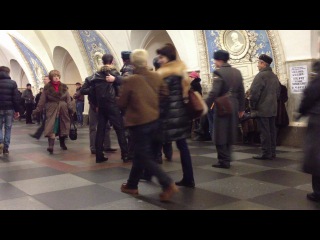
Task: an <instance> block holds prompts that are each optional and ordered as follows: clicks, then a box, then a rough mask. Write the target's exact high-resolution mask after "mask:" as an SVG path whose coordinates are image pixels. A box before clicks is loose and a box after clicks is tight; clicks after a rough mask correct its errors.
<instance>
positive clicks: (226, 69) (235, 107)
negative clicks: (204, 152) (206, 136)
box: [206, 50, 245, 169]
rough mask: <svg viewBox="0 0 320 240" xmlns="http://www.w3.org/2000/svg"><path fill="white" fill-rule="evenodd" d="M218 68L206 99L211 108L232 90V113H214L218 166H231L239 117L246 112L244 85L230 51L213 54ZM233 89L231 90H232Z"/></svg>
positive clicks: (216, 165) (214, 165) (214, 134)
mask: <svg viewBox="0 0 320 240" xmlns="http://www.w3.org/2000/svg"><path fill="white" fill-rule="evenodd" d="M213 58H214V64H215V66H216V70H215V71H214V77H213V86H212V90H211V91H210V93H209V96H208V98H207V100H206V102H207V105H208V107H209V108H210V107H211V106H212V104H213V103H214V101H215V100H216V99H217V98H218V97H221V96H223V95H225V94H226V93H228V92H229V91H231V96H230V97H229V98H230V101H231V103H232V114H231V115H229V116H224V117H220V116H218V114H214V120H213V121H214V124H213V125H214V130H213V142H214V143H215V145H216V149H217V152H218V163H216V164H213V165H212V167H216V168H226V169H228V168H230V166H231V165H230V163H231V151H232V149H231V147H232V145H233V144H234V143H235V138H236V134H237V126H238V121H239V118H241V117H242V115H243V114H244V99H245V97H244V87H243V78H242V75H241V72H240V71H239V70H238V69H236V68H233V67H231V65H230V64H229V63H228V60H229V58H230V57H229V52H227V51H225V50H218V51H216V52H214V54H213ZM230 89H231V90H230Z"/></svg>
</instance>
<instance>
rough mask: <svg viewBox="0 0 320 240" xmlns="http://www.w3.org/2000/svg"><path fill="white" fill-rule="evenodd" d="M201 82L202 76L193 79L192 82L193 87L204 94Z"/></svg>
mask: <svg viewBox="0 0 320 240" xmlns="http://www.w3.org/2000/svg"><path fill="white" fill-rule="evenodd" d="M200 82H201V79H200V78H195V79H193V81H192V82H191V89H192V90H193V91H195V92H199V93H200V94H201V96H202V87H201V84H200Z"/></svg>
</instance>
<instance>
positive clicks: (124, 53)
mask: <svg viewBox="0 0 320 240" xmlns="http://www.w3.org/2000/svg"><path fill="white" fill-rule="evenodd" d="M130 54H131V51H122V52H121V57H122V59H123V60H127V59H130Z"/></svg>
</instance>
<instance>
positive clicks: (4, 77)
mask: <svg viewBox="0 0 320 240" xmlns="http://www.w3.org/2000/svg"><path fill="white" fill-rule="evenodd" d="M20 101H21V95H20V93H19V91H18V88H17V83H16V82H15V81H13V80H11V78H10V76H9V75H8V74H7V73H6V72H0V110H14V111H15V112H19V111H20Z"/></svg>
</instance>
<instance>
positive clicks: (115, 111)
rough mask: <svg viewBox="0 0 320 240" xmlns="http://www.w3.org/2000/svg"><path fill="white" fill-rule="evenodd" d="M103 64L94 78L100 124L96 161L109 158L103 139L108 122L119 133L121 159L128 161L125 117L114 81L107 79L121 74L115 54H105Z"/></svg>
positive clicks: (94, 101) (94, 100)
mask: <svg viewBox="0 0 320 240" xmlns="http://www.w3.org/2000/svg"><path fill="white" fill-rule="evenodd" d="M102 61H103V64H104V65H103V66H101V68H100V69H99V71H97V72H96V73H95V74H94V76H93V78H92V80H91V83H92V86H93V89H92V90H93V92H92V95H93V98H92V103H93V105H95V106H97V108H98V126H97V134H96V162H97V163H101V162H104V161H107V160H108V158H105V157H104V154H103V141H104V139H105V132H106V126H107V123H108V122H110V123H111V124H112V126H113V128H114V130H115V132H116V134H117V138H118V143H119V146H120V149H121V159H122V161H123V162H128V161H129V160H128V144H127V141H126V136H125V132H124V131H125V130H124V123H123V118H122V116H121V112H120V109H119V107H118V106H117V104H116V98H117V91H116V89H115V87H114V84H115V83H113V82H108V81H106V77H107V76H113V77H114V78H115V77H117V76H119V75H120V74H119V72H118V71H117V70H116V68H115V66H114V65H113V64H112V62H113V56H112V55H111V54H105V55H103V56H102Z"/></svg>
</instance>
